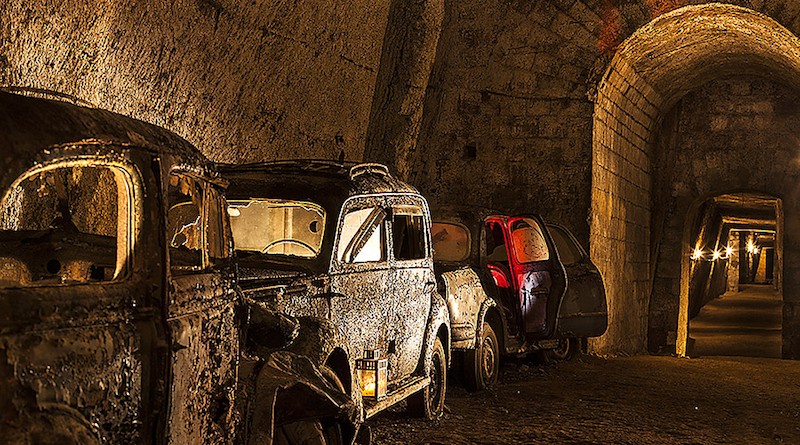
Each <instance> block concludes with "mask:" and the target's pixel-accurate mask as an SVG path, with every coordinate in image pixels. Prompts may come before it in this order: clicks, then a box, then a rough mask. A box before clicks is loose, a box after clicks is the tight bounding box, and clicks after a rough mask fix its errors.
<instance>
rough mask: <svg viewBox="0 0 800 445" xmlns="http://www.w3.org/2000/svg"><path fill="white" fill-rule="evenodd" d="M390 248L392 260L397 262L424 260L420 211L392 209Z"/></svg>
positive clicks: (422, 223)
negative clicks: (391, 249)
mask: <svg viewBox="0 0 800 445" xmlns="http://www.w3.org/2000/svg"><path fill="white" fill-rule="evenodd" d="M392 247H393V249H394V250H393V251H394V258H395V259H397V260H419V259H423V258H425V256H426V251H425V219H424V218H423V216H422V209H418V208H401V209H397V208H396V209H394V211H393V215H392Z"/></svg>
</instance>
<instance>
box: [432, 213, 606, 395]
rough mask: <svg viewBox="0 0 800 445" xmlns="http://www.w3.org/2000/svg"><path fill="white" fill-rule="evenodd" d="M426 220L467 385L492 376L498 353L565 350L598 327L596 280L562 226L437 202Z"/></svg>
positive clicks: (602, 308)
mask: <svg viewBox="0 0 800 445" xmlns="http://www.w3.org/2000/svg"><path fill="white" fill-rule="evenodd" d="M432 226H433V227H432V236H433V240H434V246H435V251H436V254H435V255H436V256H435V259H436V262H435V264H436V272H437V279H438V283H439V289H440V292H441V293H442V294H443V295H444V296H445V298H446V299H447V302H448V307H449V309H450V315H451V327H452V332H453V339H452V347H453V349H454V350H455V351H460V352H464V353H465V373H466V375H465V377H466V380H467V383H468V386H469V387H471V388H472V389H482V388H486V387H488V386H491V385H492V384H494V383H495V382H496V379H497V372H498V370H499V368H498V364H499V354H524V353H528V352H532V351H537V350H552V351H554V352H555V353H556V355H559V353H560V354H562V355H566V354H568V351H567V350H566V349H565V348H568V347H572V348H575V347H576V346H577V342H576V341H575V340H576V339H579V338H586V337H594V336H599V335H602V334H603V332H605V329H606V325H607V317H608V315H607V308H606V299H605V289H604V286H603V282H602V279H601V278H600V275H599V272H598V271H597V268H596V267H595V266H594V265H593V264H592V263H591V261H590V260H589V258H588V255H586V253H585V251H584V250H583V249H582V248H581V247H580V245H579V244H578V243H577V241H576V240H575V238H574V237H573V236H572V235H571V234H570V233H569V231H568V230H567V229H566V228H564V227H562V226H557V225H552V224H551V225H548V224H546V223H545V222H544V221H543V220H542V218H541V217H539V216H538V215H504V214H502V213H500V212H496V211H493V210H491V209H485V208H480V207H469V206H438V207H436V208H435V210H434V221H433V225H432Z"/></svg>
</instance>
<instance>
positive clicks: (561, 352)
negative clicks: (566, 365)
mask: <svg viewBox="0 0 800 445" xmlns="http://www.w3.org/2000/svg"><path fill="white" fill-rule="evenodd" d="M569 349H570V345H569V339H567V338H562V339H559V340H558V347H557V348H556V349H554V350H553V353H554V355H555V356H556V357H557V358H559V359H562V360H564V359H566V358H567V357H568V356H569V352H570V351H569Z"/></svg>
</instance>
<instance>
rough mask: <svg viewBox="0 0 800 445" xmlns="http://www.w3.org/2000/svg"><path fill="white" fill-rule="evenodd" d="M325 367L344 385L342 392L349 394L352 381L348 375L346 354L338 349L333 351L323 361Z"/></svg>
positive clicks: (348, 365)
mask: <svg viewBox="0 0 800 445" xmlns="http://www.w3.org/2000/svg"><path fill="white" fill-rule="evenodd" d="M325 366H327V367H328V368H330V369H331V370H332V371H333V372H334V373H335V374H336V376H337V377H339V380H341V381H342V385H344V390H345V391H346V392H347V394H350V391H351V390H352V383H353V381H352V375H351V373H350V362H349V360H348V359H347V353H345V352H344V351H343V350H342V349H340V348H336V349H334V350H333V352H331V353H330V355H329V356H328V358H327V359H326V360H325Z"/></svg>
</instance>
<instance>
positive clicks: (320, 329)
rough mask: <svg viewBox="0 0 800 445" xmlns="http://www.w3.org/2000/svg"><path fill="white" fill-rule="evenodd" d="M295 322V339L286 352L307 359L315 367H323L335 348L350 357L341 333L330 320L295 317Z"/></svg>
mask: <svg viewBox="0 0 800 445" xmlns="http://www.w3.org/2000/svg"><path fill="white" fill-rule="evenodd" d="M297 321H298V322H299V330H298V333H297V337H295V339H294V341H293V342H292V344H290V345H289V346H288V347H287V348H286V350H287V351H289V352H292V353H295V354H297V355H302V356H305V357H308V358H309V359H310V360H311V362H312V363H314V365H316V366H322V365H324V364H325V360H326V359H327V358H328V357H329V356H330V354H331V353H332V352H333V351H334V350H335V349H337V348H339V349H342V350H343V351H344V352H345V353H346V354H347V356H348V357H349V356H350V354H349V350H348V348H347V343H346V342H345V340H344V337H343V335H342V333H341V331H340V330H339V328H338V327H337V326H336V325H335V324H333V323H332V322H331V321H330V320H326V319H324V318H318V317H297Z"/></svg>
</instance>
